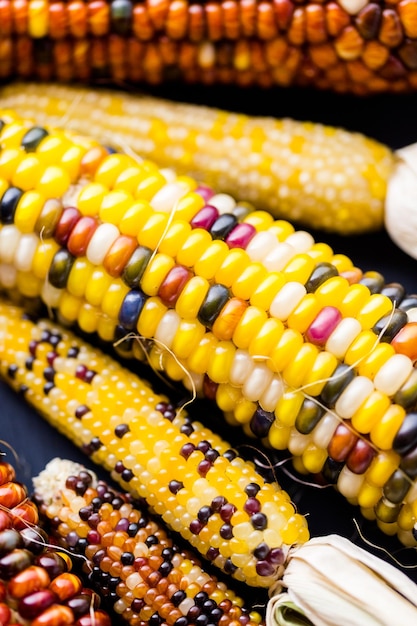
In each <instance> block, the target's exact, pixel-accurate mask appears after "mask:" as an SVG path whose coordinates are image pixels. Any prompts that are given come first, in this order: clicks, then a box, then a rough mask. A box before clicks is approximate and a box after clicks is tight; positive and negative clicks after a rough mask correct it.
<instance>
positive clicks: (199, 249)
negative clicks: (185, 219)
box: [177, 228, 211, 267]
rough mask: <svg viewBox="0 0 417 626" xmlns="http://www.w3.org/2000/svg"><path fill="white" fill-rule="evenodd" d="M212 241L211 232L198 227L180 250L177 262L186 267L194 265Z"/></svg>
mask: <svg viewBox="0 0 417 626" xmlns="http://www.w3.org/2000/svg"><path fill="white" fill-rule="evenodd" d="M210 243H211V236H210V233H209V232H207V231H206V230H203V229H200V228H196V229H194V230H192V231H191V232H190V234H189V236H188V237H187V239H186V240H185V241H184V243H183V246H182V248H181V249H180V250H179V251H178V254H177V262H178V263H179V264H181V265H185V266H186V267H193V266H194V265H195V264H196V262H197V260H198V259H199V258H200V257H201V255H202V254H204V252H205V250H206V249H207V248H208V246H209V245H210Z"/></svg>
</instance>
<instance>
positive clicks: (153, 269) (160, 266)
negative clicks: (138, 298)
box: [140, 254, 175, 296]
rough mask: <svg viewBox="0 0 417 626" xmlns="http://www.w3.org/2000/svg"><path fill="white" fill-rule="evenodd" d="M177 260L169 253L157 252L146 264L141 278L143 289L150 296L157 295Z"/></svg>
mask: <svg viewBox="0 0 417 626" xmlns="http://www.w3.org/2000/svg"><path fill="white" fill-rule="evenodd" d="M174 265H175V261H174V259H173V258H172V257H170V256H168V255H167V254H156V255H155V256H154V257H153V258H152V259H151V261H150V262H149V263H148V265H147V266H146V269H145V271H144V273H143V275H142V278H141V281H140V283H141V289H142V291H143V292H144V293H146V294H147V295H148V296H156V295H157V293H158V290H159V287H160V286H161V283H162V281H163V280H164V278H165V276H166V275H167V274H168V272H169V270H170V269H172V268H173V267H174Z"/></svg>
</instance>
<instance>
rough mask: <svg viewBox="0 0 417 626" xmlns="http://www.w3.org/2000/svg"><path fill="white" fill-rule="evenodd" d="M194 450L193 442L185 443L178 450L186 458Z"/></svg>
mask: <svg viewBox="0 0 417 626" xmlns="http://www.w3.org/2000/svg"><path fill="white" fill-rule="evenodd" d="M194 450H195V445H194V444H193V443H185V444H184V445H183V446H182V448H181V451H180V454H181V456H183V457H184V459H188V457H189V456H190V455H191V454H192V453H193V452H194Z"/></svg>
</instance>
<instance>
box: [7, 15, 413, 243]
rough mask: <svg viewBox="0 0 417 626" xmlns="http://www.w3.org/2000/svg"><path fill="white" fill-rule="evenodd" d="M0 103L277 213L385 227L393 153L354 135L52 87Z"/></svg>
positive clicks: (14, 94)
mask: <svg viewBox="0 0 417 626" xmlns="http://www.w3.org/2000/svg"><path fill="white" fill-rule="evenodd" d="M193 6H197V5H193ZM0 103H1V106H2V107H3V108H11V109H13V110H15V111H17V112H18V113H19V114H20V115H21V116H22V117H27V118H33V119H36V120H37V124H40V125H45V124H46V125H49V126H55V127H63V126H65V128H67V129H68V128H70V129H71V128H72V129H74V130H75V131H76V132H79V133H85V134H88V135H89V136H93V137H94V138H95V139H96V140H98V141H101V142H103V141H104V142H106V141H107V142H109V143H110V144H111V145H113V146H116V147H117V148H118V149H120V148H123V147H126V148H129V149H130V150H134V151H135V152H136V153H137V154H140V155H141V156H142V157H146V158H149V159H152V160H153V161H155V162H156V163H157V164H158V165H159V166H160V167H174V168H175V169H176V171H178V172H179V173H183V174H189V175H191V176H193V177H195V178H197V179H198V180H199V181H200V182H205V183H206V184H209V185H210V186H211V187H213V188H214V189H221V190H222V191H223V192H227V193H229V194H231V195H233V196H234V197H235V198H237V199H240V200H246V201H250V202H252V203H253V204H255V205H256V207H257V208H258V209H265V210H267V211H269V212H270V213H272V214H273V215H274V216H275V217H276V218H284V219H287V220H289V221H290V222H292V223H298V224H302V225H304V226H307V227H309V228H315V229H322V230H326V231H333V232H337V233H339V234H342V235H350V234H353V233H363V232H369V231H376V230H378V229H381V228H382V226H383V225H384V217H385V200H386V195H387V185H388V182H389V179H390V176H391V175H392V173H393V171H394V169H395V168H396V163H397V158H396V156H395V154H394V153H393V152H392V151H391V150H390V149H389V148H388V147H387V146H384V145H383V144H381V143H379V142H377V141H375V140H373V139H370V138H368V137H365V136H363V135H361V134H359V133H352V132H348V131H345V130H343V129H340V128H334V127H330V126H323V125H320V124H311V123H308V122H298V121H295V120H291V119H281V120H279V119H274V118H272V117H268V118H267V117H259V116H256V117H255V116H252V117H251V116H248V115H242V114H237V113H229V112H226V111H223V110H217V109H213V108H209V107H203V106H198V105H191V104H184V103H174V102H169V101H168V100H163V99H158V98H155V97H151V96H145V95H137V94H136V95H132V94H130V95H129V94H126V93H122V92H117V91H115V90H113V91H111V90H98V89H96V90H88V89H86V88H82V87H74V86H71V87H70V86H62V85H55V84H48V85H46V84H36V83H30V84H27V85H25V84H11V85H9V86H6V87H4V88H3V90H2V91H1V92H0ZM353 181H354V182H353ZM410 221H411V220H408V222H409V223H410Z"/></svg>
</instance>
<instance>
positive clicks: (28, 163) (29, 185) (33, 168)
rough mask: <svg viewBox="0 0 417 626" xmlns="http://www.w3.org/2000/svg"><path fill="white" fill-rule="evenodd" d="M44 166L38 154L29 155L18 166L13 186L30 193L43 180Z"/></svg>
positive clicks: (13, 178)
mask: <svg viewBox="0 0 417 626" xmlns="http://www.w3.org/2000/svg"><path fill="white" fill-rule="evenodd" d="M43 170H44V166H43V164H42V162H41V160H40V159H39V157H38V156H37V155H36V154H27V155H26V156H25V157H24V158H23V159H22V160H21V161H20V163H19V164H18V165H17V167H16V170H15V172H14V174H13V176H12V185H14V186H15V187H19V188H20V189H23V191H28V190H29V189H34V188H35V187H36V185H37V183H38V181H39V179H40V178H41V175H42V172H43Z"/></svg>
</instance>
